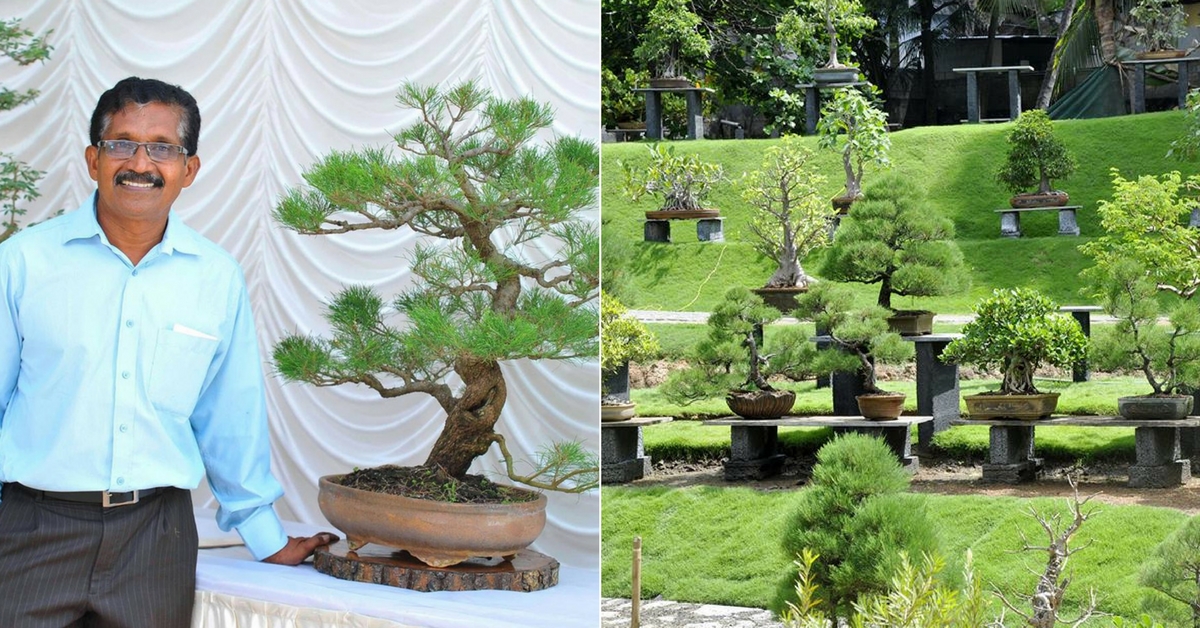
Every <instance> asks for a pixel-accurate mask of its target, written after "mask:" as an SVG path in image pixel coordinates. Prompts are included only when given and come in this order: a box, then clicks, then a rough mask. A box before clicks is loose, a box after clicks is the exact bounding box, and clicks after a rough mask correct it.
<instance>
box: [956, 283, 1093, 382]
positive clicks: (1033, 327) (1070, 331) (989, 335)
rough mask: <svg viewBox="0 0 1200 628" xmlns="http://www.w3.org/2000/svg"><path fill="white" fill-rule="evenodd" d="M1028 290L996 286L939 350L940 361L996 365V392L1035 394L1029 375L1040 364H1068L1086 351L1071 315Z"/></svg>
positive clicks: (1085, 341)
mask: <svg viewBox="0 0 1200 628" xmlns="http://www.w3.org/2000/svg"><path fill="white" fill-rule="evenodd" d="M1056 310H1057V306H1055V304H1054V302H1053V301H1051V300H1050V299H1049V298H1048V297H1046V296H1043V295H1042V294H1041V293H1039V292H1037V291H1036V290H1032V289H1029V288H1011V289H997V290H995V291H993V292H992V296H991V297H989V298H987V299H984V300H983V301H980V302H979V303H978V304H977V305H976V306H975V320H973V321H971V322H969V323H967V324H966V325H964V326H963V329H962V333H963V336H962V337H961V338H957V339H955V340H953V341H951V342H950V344H949V345H947V346H946V348H945V349H944V350H943V351H942V360H943V361H945V362H948V363H952V364H973V365H975V366H976V367H978V368H980V369H983V370H990V369H999V370H1000V374H1001V378H1002V380H1001V383H1000V390H999V394H1002V395H1036V394H1038V391H1037V388H1036V387H1035V386H1034V385H1033V375H1034V373H1035V372H1036V371H1037V369H1038V367H1039V366H1041V365H1042V364H1051V365H1054V366H1058V367H1062V368H1069V367H1071V366H1072V365H1073V364H1075V363H1076V362H1079V361H1080V360H1082V359H1083V358H1084V357H1085V355H1086V353H1087V338H1086V337H1084V335H1083V331H1082V330H1080V329H1079V323H1077V322H1076V321H1075V320H1074V319H1073V318H1071V317H1069V316H1067V315H1066V314H1062V313H1059V312H1057V311H1056Z"/></svg>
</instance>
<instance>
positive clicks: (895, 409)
mask: <svg viewBox="0 0 1200 628" xmlns="http://www.w3.org/2000/svg"><path fill="white" fill-rule="evenodd" d="M906 397H907V395H905V394H904V393H895V392H886V393H868V394H865V395H859V396H857V397H855V399H857V400H858V412H859V414H861V415H863V418H864V419H870V420H872V421H894V420H896V419H898V418H900V413H901V412H903V411H904V399H905V398H906Z"/></svg>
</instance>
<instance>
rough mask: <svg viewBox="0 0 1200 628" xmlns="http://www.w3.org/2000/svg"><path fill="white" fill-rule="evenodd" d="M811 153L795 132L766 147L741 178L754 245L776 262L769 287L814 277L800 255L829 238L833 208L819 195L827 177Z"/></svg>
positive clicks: (804, 282) (805, 281)
mask: <svg viewBox="0 0 1200 628" xmlns="http://www.w3.org/2000/svg"><path fill="white" fill-rule="evenodd" d="M812 156H813V154H812V151H810V150H808V149H806V148H804V147H803V146H801V145H800V140H799V138H797V137H795V136H786V137H784V138H783V140H782V141H781V142H780V143H779V144H777V145H775V146H771V147H770V148H768V149H767V150H766V151H765V152H764V155H763V162H762V168H761V169H759V170H756V171H754V172H751V173H749V174H746V175H745V176H744V177H743V178H742V198H743V199H745V201H746V202H747V203H749V204H750V207H751V215H750V225H749V230H750V234H751V235H752V236H754V249H755V250H756V251H758V252H759V253H761V254H762V255H764V256H766V257H767V258H770V259H771V260H774V262H775V265H776V266H775V272H774V273H773V274H772V275H771V278H770V279H768V280H767V284H766V286H765V287H767V288H806V287H808V284H809V283H810V282H811V281H813V278H812V277H809V276H808V274H807V273H805V272H804V268H803V267H801V266H800V260H801V259H803V258H804V257H805V256H807V255H808V254H809V253H811V252H812V251H814V250H816V249H817V248H820V247H822V246H825V245H826V244H828V243H829V221H830V220H832V219H833V217H834V215H835V214H836V211H835V210H834V209H833V208H832V207H831V206H830V205H829V203H826V202H825V201H824V200H823V199H821V198H820V196H819V194H820V193H819V192H818V188H819V187H820V186H821V185H822V184H824V183H825V177H823V176H821V175H819V174H816V172H815V170H814V168H813V167H812V166H811V164H810V161H811V160H812Z"/></svg>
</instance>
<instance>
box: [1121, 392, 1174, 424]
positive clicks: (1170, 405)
mask: <svg viewBox="0 0 1200 628" xmlns="http://www.w3.org/2000/svg"><path fill="white" fill-rule="evenodd" d="M1191 412H1192V396H1191V395H1172V396H1169V397H1118V398H1117V414H1120V415H1121V416H1123V417H1125V418H1126V419H1130V420H1134V421H1153V420H1160V421H1174V420H1178V419H1185V418H1187V416H1188V415H1189V414H1191Z"/></svg>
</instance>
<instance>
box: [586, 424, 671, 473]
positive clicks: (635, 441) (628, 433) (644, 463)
mask: <svg viewBox="0 0 1200 628" xmlns="http://www.w3.org/2000/svg"><path fill="white" fill-rule="evenodd" d="M670 420H671V417H635V418H632V419H629V420H628V421H610V422H601V423H600V481H601V482H603V483H604V484H621V483H624V482H632V481H634V480H640V479H642V478H644V477H646V474H647V473H650V462H651V460H650V457H649V456H646V455H645V448H644V447H643V444H642V428H643V427H645V426H647V425H654V424H656V423H666V422H668V421H670Z"/></svg>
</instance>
